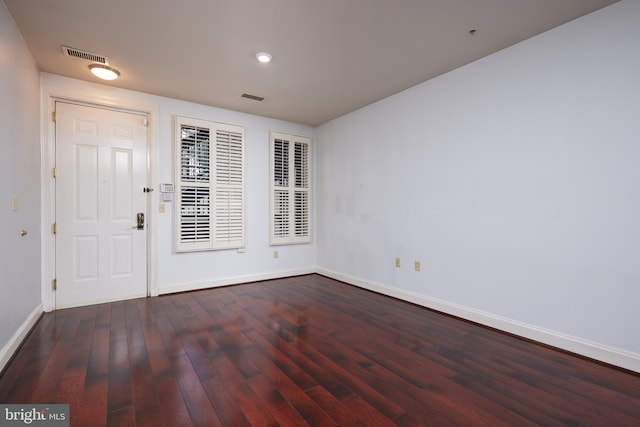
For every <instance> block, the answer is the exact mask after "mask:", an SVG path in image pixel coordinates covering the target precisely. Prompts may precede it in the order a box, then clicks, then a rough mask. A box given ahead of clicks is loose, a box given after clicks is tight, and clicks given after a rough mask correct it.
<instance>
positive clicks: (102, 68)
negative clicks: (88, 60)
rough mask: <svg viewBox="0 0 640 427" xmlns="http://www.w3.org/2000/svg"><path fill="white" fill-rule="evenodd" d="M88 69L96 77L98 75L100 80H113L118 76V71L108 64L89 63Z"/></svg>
mask: <svg viewBox="0 0 640 427" xmlns="http://www.w3.org/2000/svg"><path fill="white" fill-rule="evenodd" d="M89 69H90V70H91V72H92V73H93V74H94V75H95V76H96V77H99V78H101V79H102V80H115V79H117V78H118V76H120V71H118V70H116V69H115V68H113V67H109V66H108V65H103V64H91V65H89Z"/></svg>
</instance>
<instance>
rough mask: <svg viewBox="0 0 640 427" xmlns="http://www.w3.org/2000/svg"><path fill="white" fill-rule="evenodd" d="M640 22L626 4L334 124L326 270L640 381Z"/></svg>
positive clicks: (323, 168) (321, 247) (321, 178)
mask: <svg viewBox="0 0 640 427" xmlns="http://www.w3.org/2000/svg"><path fill="white" fill-rule="evenodd" d="M638 17H640V2H638V1H636V0H627V1H622V2H620V3H617V4H615V5H613V6H611V7H608V8H606V9H602V10H600V11H598V12H595V13H593V14H590V15H588V16H585V17H583V18H581V19H578V20H576V21H573V22H571V23H568V24H566V25H564V26H561V27H559V28H556V29H554V30H552V31H549V32H547V33H545V34H542V35H540V36H537V37H535V38H532V39H529V40H527V41H525V42H523V43H520V44H518V45H516V46H513V47H511V48H508V49H505V50H503V51H501V52H498V53H496V54H494V55H491V56H489V57H486V58H484V59H482V60H479V61H477V62H475V63H472V64H470V65H468V66H465V67H462V68H460V69H458V70H455V71H453V72H450V73H448V74H446V75H444V76H441V77H439V78H436V79H433V80H431V81H428V82H425V83H423V84H421V85H418V86H416V87H414V88H412V89H409V90H407V91H405V92H402V93H400V94H397V95H395V96H392V97H390V98H388V99H385V100H383V101H380V102H378V103H376V104H373V105H370V106H368V107H366V108H363V109H361V110H359V111H356V112H353V113H351V114H348V115H346V116H343V117H341V118H338V119H336V120H334V121H331V122H329V123H326V124H324V125H322V126H320V127H319V128H318V130H317V135H318V137H317V139H318V144H317V145H318V147H317V177H316V180H317V189H318V191H317V199H316V205H317V206H318V208H317V227H318V229H319V230H320V233H319V236H318V239H317V242H318V265H319V267H320V269H321V271H322V272H324V273H325V274H328V275H332V276H334V277H337V278H341V279H344V280H347V281H350V282H352V283H354V284H359V285H361V286H365V287H368V288H371V289H376V290H381V291H383V292H386V293H388V294H391V295H396V296H400V297H402V298H406V299H409V300H413V301H416V302H418V303H422V304H425V305H428V306H432V307H435V308H438V309H442V310H444V311H448V312H451V313H454V314H457V315H461V316H463V317H467V318H470V319H473V320H478V321H481V322H483V323H486V324H491V325H493V326H498V327H500V328H502V329H507V330H510V331H512V332H516V333H520V334H523V335H525V336H530V337H532V338H535V339H539V340H541V341H546V342H548V343H551V344H553V345H558V346H561V347H564V348H567V349H570V350H572V351H577V352H579V353H582V354H585V355H588V356H591V357H596V358H600V359H605V361H608V362H611V363H615V364H619V365H623V366H626V367H628V368H630V369H635V370H639V371H640V332H638V325H640V310H639V309H638V304H639V302H640V109H639V107H638V105H639V102H640V49H639V46H640V26H639V25H638ZM481 32H482V30H481V29H480V31H479V36H481ZM395 257H400V258H401V262H402V264H401V267H400V268H395V267H394V258H395ZM414 260H419V261H421V264H422V271H421V272H419V273H418V272H415V271H413V262H414Z"/></svg>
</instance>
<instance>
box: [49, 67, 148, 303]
mask: <svg viewBox="0 0 640 427" xmlns="http://www.w3.org/2000/svg"><path fill="white" fill-rule="evenodd" d="M41 80H42V75H41ZM41 86H42V83H41ZM100 87H101V86H100ZM100 93H101V91H100V90H97V89H96V90H95V93H92V94H90V95H87V94H86V93H85V92H81V91H78V90H76V89H69V88H67V87H65V86H64V85H59V84H56V83H54V84H45V85H44V88H43V89H42V93H41V100H40V102H41V103H40V115H41V123H40V126H41V158H42V160H41V168H42V171H41V188H42V192H41V206H42V209H41V229H42V244H41V257H42V273H41V280H42V283H41V286H42V288H41V294H42V301H43V305H44V310H45V311H47V312H49V311H53V310H55V309H56V299H55V292H54V291H53V289H52V280H53V278H54V271H55V240H54V238H53V235H52V234H51V232H50V230H51V224H53V222H54V218H55V183H54V178H53V176H52V174H51V171H52V170H53V167H54V165H55V123H54V120H53V112H54V111H55V103H56V101H66V102H70V103H73V104H80V105H87V106H93V107H102V108H109V109H114V110H118V111H127V112H134V113H137V114H142V115H146V116H147V117H148V119H149V125H148V128H149V129H148V133H147V157H148V159H147V181H148V185H149V186H150V187H151V188H156V187H157V186H158V163H159V160H158V159H159V152H158V141H159V135H160V125H159V116H160V113H159V109H158V106H157V105H153V104H149V103H148V102H137V101H133V102H132V101H130V100H129V99H128V98H126V97H124V96H122V97H120V96H115V97H112V96H105V95H101V94H100ZM148 203H149V205H148V208H147V212H148V228H149V231H148V241H147V247H148V251H147V294H148V295H149V296H157V295H158V284H157V281H158V277H157V270H158V267H157V265H158V250H157V247H158V244H157V242H158V231H157V223H158V217H157V212H158V204H159V201H158V198H157V197H150V198H149V202H148ZM58 308H62V307H58Z"/></svg>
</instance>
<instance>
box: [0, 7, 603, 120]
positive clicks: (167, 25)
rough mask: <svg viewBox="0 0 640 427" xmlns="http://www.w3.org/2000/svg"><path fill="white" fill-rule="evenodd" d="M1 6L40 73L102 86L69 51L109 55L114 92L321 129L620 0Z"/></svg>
mask: <svg viewBox="0 0 640 427" xmlns="http://www.w3.org/2000/svg"><path fill="white" fill-rule="evenodd" d="M4 3H5V4H6V6H7V8H8V9H9V12H10V13H11V15H12V16H13V18H14V20H15V22H16V24H17V26H18V28H19V30H20V32H21V33H22V35H23V37H24V39H25V41H26V43H27V45H28V46H29V48H30V50H31V52H32V54H33V56H34V57H35V59H36V62H37V63H38V66H39V67H40V69H41V70H42V71H45V72H49V73H54V74H59V75H63V76H68V77H73V78H76V79H82V80H88V81H98V79H96V78H95V77H93V75H91V74H90V73H89V70H88V63H87V62H84V61H82V60H78V59H73V58H71V57H68V56H65V55H63V53H62V49H61V45H66V46H71V47H74V48H78V49H83V50H87V51H90V52H94V53H97V54H100V55H105V56H108V57H109V63H110V65H111V66H113V67H115V68H117V69H118V70H120V71H121V73H122V75H121V77H120V78H119V79H118V80H116V81H113V82H110V83H106V84H109V85H113V86H117V87H122V88H127V89H133V90H137V91H142V92H147V93H151V94H156V95H162V96H167V97H171V98H177V99H182V100H186V101H191V102H196V103H201V104H206V105H212V106H216V107H222V108H226V109H230V110H237V111H242V112H246V113H251V114H258V115H262V116H266V117H273V118H279V119H284V120H290V121H294V122H298V123H303V124H309V125H318V124H321V123H323V122H326V121H328V120H330V119H332V118H335V117H338V116H340V115H342V114H345V113H348V112H350V111H353V110H355V109H357V108H360V107H362V106H364V105H367V104H370V103H371V102H374V101H376V100H379V99H382V98H385V97H387V96H389V95H392V94H394V93H397V92H399V91H402V90H404V89H407V88H409V87H411V86H414V85H416V84H418V83H421V82H423V81H425V80H428V79H430V78H433V77H436V76H438V75H440V74H443V73H445V72H447V71H450V70H452V69H455V68H457V67H459V66H461V65H464V64H467V63H470V62H472V61H474V60H476V59H479V58H482V57H483V56H486V55H488V54H491V53H493V52H496V51H498V50H500V49H503V48H505V47H508V46H511V45H513V44H515V43H518V42H520V41H522V40H525V39H527V38H529V37H532V36H534V35H536V34H539V33H541V32H544V31H546V30H549V29H551V28H554V27H556V26H558V25H561V24H563V23H565V22H568V21H570V20H572V19H575V18H577V17H579V16H582V15H585V14H587V13H589V12H592V11H594V10H596V9H599V8H601V7H604V6H607V5H609V4H612V3H615V0H518V1H514V0H398V1H390V0H321V1H311V0H269V1H264V0H253V1H252V0H184V1H169V0H110V1H101V2H100V1H88V0H38V1H36V0H4ZM470 30H476V31H475V34H473V35H470V34H469V31H470ZM259 51H267V52H269V53H271V54H272V55H273V61H272V62H271V63H270V64H267V65H265V64H261V63H259V62H258V61H257V60H256V58H255V54H256V53H257V52H259ZM100 82H102V81H100ZM245 92H246V93H250V94H253V95H257V96H261V97H264V98H265V99H264V101H262V102H257V101H254V100H250V99H246V98H242V97H241V95H242V93H245Z"/></svg>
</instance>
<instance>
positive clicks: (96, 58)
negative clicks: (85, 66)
mask: <svg viewBox="0 0 640 427" xmlns="http://www.w3.org/2000/svg"><path fill="white" fill-rule="evenodd" d="M62 52H64V54H65V55H66V56H73V57H74V58H78V59H84V60H85V61H90V62H97V63H99V64H105V65H107V64H109V58H107V57H106V56H103V55H98V54H95V53H91V52H87V51H86V50H81V49H76V48H73V47H69V46H62Z"/></svg>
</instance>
